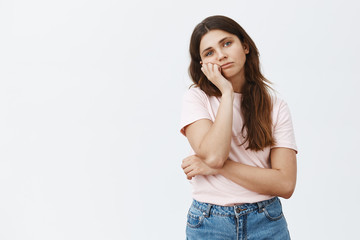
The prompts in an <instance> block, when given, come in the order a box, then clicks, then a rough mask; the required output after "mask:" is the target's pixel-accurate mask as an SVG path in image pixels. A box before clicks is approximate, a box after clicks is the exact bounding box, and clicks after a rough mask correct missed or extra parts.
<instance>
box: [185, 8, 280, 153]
mask: <svg viewBox="0 0 360 240" xmlns="http://www.w3.org/2000/svg"><path fill="white" fill-rule="evenodd" d="M215 29H219V30H223V31H226V32H228V33H231V34H234V35H236V36H237V37H238V38H239V39H240V41H241V43H242V44H245V45H247V46H248V48H249V53H248V54H247V55H246V61H245V65H244V67H245V82H246V83H245V85H244V86H243V89H242V98H241V113H242V115H243V120H244V125H243V127H242V130H241V131H242V134H243V136H244V137H245V140H244V142H243V143H242V144H244V143H246V142H247V141H248V147H247V148H246V149H251V150H255V151H259V150H262V149H263V148H265V147H267V146H272V145H274V144H275V140H274V138H273V136H272V119H271V111H272V100H271V95H270V90H272V88H271V87H270V86H269V85H268V84H270V83H271V82H270V81H269V80H267V79H266V78H265V77H264V76H263V75H262V74H261V71H260V61H259V52H258V49H257V47H256V45H255V43H254V42H253V40H252V39H251V38H250V37H249V35H248V34H247V33H246V32H245V30H244V29H243V28H242V27H241V26H240V25H239V24H238V23H237V22H235V21H234V20H232V19H231V18H228V17H225V16H219V15H217V16H211V17H208V18H206V19H204V20H203V21H202V22H201V23H199V24H198V25H197V26H196V27H195V29H194V31H193V33H192V35H191V40H190V49H189V50H190V56H191V62H190V66H189V75H190V77H191V79H192V81H193V82H194V84H193V85H196V86H198V87H199V88H200V89H201V90H203V91H204V92H205V93H206V94H207V95H209V96H221V92H220V90H219V89H218V88H217V87H216V86H215V85H214V84H213V83H212V82H210V81H209V80H208V79H207V78H206V76H205V75H204V73H203V72H202V71H201V64H200V61H201V57H200V50H199V48H200V41H201V39H202V37H203V36H204V35H205V34H206V33H208V32H209V31H211V30H215ZM193 85H192V86H193ZM190 87H191V86H190Z"/></svg>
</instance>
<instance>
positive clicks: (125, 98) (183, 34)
mask: <svg viewBox="0 0 360 240" xmlns="http://www.w3.org/2000/svg"><path fill="white" fill-rule="evenodd" d="M359 11H360V7H359V3H358V2H357V1H340V0H337V1H310V0H306V1H285V0H284V1H265V0H264V1H209V0H206V1H190V0H187V1H177V2H172V1H165V0H163V1H161V0H156V1H127V2H123V1H115V0H113V1H99V0H98V1H85V0H71V1H70V0H66V1H45V0H43V1H40V0H34V1H24V0H23V1H20V0H18V1H16V0H13V1H10V0H9V1H7V0H2V1H0V239H4V240H23V239H26V240H27V239H34V240H48V239H51V240H60V239H66V240H69V239H76V240H78V239H88V240H93V239H126V240H127V239H154V240H163V239H164V240H169V239H171V240H173V239H174V240H177V239H179V240H180V239H185V226H186V215H187V210H188V208H189V206H190V203H191V186H190V184H189V183H188V181H187V180H186V177H185V174H184V173H183V172H182V169H181V167H180V165H181V161H182V159H183V158H185V157H186V156H187V155H188V153H189V144H188V142H187V139H186V138H185V137H183V136H182V135H181V134H180V132H179V131H180V129H179V121H180V109H181V100H182V96H183V94H184V92H185V91H186V90H187V88H188V87H189V85H190V84H191V81H190V79H189V77H188V74H187V67H188V64H189V53H188V45H189V39H190V35H191V33H192V30H193V29H194V27H195V25H196V24H197V23H199V22H200V21H201V20H202V19H204V18H205V17H207V16H210V15H217V14H221V15H226V16H229V17H231V18H233V19H234V20H236V21H237V22H239V24H240V25H242V26H243V27H244V29H245V30H246V31H247V32H248V34H249V35H250V36H251V37H252V39H253V40H254V41H255V43H256V44H257V47H258V48H259V51H260V55H261V56H260V58H261V59H260V60H261V64H262V65H261V67H262V70H263V73H264V74H265V76H266V77H267V78H268V79H269V80H270V81H272V82H273V83H274V84H273V87H274V88H275V89H276V90H277V91H278V92H279V95H280V96H281V97H282V98H283V99H285V100H286V101H287V102H288V104H289V107H290V110H291V113H292V118H293V122H294V128H295V133H296V140H297V145H298V148H299V154H298V156H297V157H298V181H297V187H296V190H295V193H294V195H293V196H292V198H290V199H289V200H283V201H282V202H283V207H284V212H285V216H286V219H287V221H288V225H289V230H290V232H291V236H292V239H295V240H299V239H300V240H301V239H354V238H355V236H357V235H358V216H359V214H360V210H359V207H358V203H359V200H360V199H359V198H360V184H359V182H360V178H359V176H358V173H359V170H360V163H359V161H360V158H359V153H358V151H359V143H360V142H359V134H360V127H359V123H360V115H359V106H358V104H359V102H360V94H359V92H358V91H359V90H358V89H359V87H360V84H359V80H360V79H359V73H358V71H359V67H360V64H359V63H360V61H359V55H360V45H359V42H360V33H359V25H358V23H359V22H360V17H359V15H358V13H359Z"/></svg>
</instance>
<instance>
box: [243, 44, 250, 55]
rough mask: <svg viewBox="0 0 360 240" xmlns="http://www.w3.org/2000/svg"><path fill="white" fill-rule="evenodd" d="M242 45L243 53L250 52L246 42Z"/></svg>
mask: <svg viewBox="0 0 360 240" xmlns="http://www.w3.org/2000/svg"><path fill="white" fill-rule="evenodd" d="M243 47H244V52H245V54H248V53H249V52H250V49H249V45H248V44H247V43H243Z"/></svg>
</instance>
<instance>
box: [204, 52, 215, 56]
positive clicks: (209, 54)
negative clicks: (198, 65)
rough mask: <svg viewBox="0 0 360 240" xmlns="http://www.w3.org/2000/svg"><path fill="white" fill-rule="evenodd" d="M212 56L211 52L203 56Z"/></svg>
mask: <svg viewBox="0 0 360 240" xmlns="http://www.w3.org/2000/svg"><path fill="white" fill-rule="evenodd" d="M212 54H213V52H212V51H209V52H207V53H206V54H205V56H207V57H208V56H211V55H212Z"/></svg>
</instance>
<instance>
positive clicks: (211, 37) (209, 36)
mask: <svg viewBox="0 0 360 240" xmlns="http://www.w3.org/2000/svg"><path fill="white" fill-rule="evenodd" d="M225 37H235V38H237V37H236V35H234V34H231V33H228V32H225V31H223V30H219V29H215V30H211V31H209V32H208V33H206V34H205V35H204V36H203V37H202V38H201V41H200V47H199V49H200V52H201V51H202V50H203V49H206V48H208V47H214V46H216V45H217V44H219V41H220V40H221V39H223V38H225Z"/></svg>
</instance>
